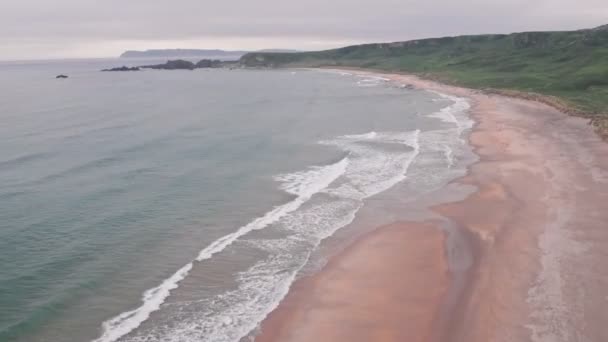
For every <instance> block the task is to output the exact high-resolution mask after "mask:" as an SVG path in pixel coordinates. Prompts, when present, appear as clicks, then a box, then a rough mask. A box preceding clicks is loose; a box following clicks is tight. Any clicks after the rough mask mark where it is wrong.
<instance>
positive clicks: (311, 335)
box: [256, 223, 449, 342]
mask: <svg viewBox="0 0 608 342" xmlns="http://www.w3.org/2000/svg"><path fill="white" fill-rule="evenodd" d="M444 240H445V236H444V234H443V233H442V232H441V231H440V230H437V229H435V227H433V226H432V225H429V224H416V223H409V224H408V223H399V224H394V225H391V226H388V227H384V228H382V229H381V230H379V231H377V232H374V233H371V234H369V235H367V236H365V237H364V238H362V239H360V240H359V241H358V242H356V243H355V244H354V245H352V246H350V247H349V248H347V249H346V250H345V251H344V252H342V253H341V254H340V255H338V256H337V257H335V258H333V259H332V260H330V262H329V264H328V265H327V266H326V267H325V270H324V271H322V272H321V273H319V274H318V275H316V276H313V277H308V278H304V279H303V280H301V281H299V282H298V283H297V284H296V285H295V287H294V288H292V291H291V293H290V295H289V299H288V300H286V301H284V302H283V304H282V305H281V307H280V308H279V309H277V310H276V311H275V312H274V313H273V314H272V315H271V316H270V318H269V319H268V320H266V322H265V323H264V327H263V329H262V332H261V334H260V335H259V336H258V337H257V339H256V341H353V342H356V341H427V340H428V338H429V337H430V336H431V335H432V326H433V322H434V320H435V319H436V314H437V312H436V308H437V307H438V305H439V303H440V302H441V298H442V297H443V295H444V294H445V292H446V289H447V286H448V276H449V275H448V269H447V261H446V259H445V254H444V253H443V246H444V245H445V243H444ZM386 260H390V262H386ZM397 265H398V267H395V266H397ZM429 285H430V286H429ZM404 289H407V291H404Z"/></svg>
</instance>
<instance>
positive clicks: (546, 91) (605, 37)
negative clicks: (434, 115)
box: [241, 25, 608, 113]
mask: <svg viewBox="0 0 608 342" xmlns="http://www.w3.org/2000/svg"><path fill="white" fill-rule="evenodd" d="M241 63H242V64H244V65H246V66H250V67H321V66H336V67H339V66H343V67H360V68H370V69H377V70H386V71H401V72H408V73H415V74H421V75H423V76H426V77H433V78H437V79H440V80H442V81H444V82H449V83H454V84H458V85H463V86H467V87H472V88H480V89H481V88H495V89H508V90H516V91H523V92H534V93H539V94H543V95H552V96H556V97H558V98H560V99H562V100H564V102H566V103H567V104H568V105H569V106H571V107H573V108H576V109H578V110H581V111H584V112H586V113H608V25H606V26H602V27H598V28H595V29H588V30H579V31H569V32H525V33H514V34H508V35H502V34H496V35H476V36H460V37H445V38H433V39H422V40H414V41H408V42H397V43H384V44H366V45H358V46H349V47H345V48H340V49H335V50H327V51H319V52H304V53H250V54H247V55H245V56H243V58H242V59H241Z"/></svg>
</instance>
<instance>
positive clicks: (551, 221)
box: [256, 71, 608, 342]
mask: <svg viewBox="0 0 608 342" xmlns="http://www.w3.org/2000/svg"><path fill="white" fill-rule="evenodd" d="M357 72H358V73H366V72H362V71H357ZM380 76H382V77H386V78H390V79H392V80H393V81H395V82H401V83H404V84H413V85H414V86H416V87H418V88H422V89H428V90H434V91H439V92H442V93H446V94H451V95H456V96H462V97H466V98H469V99H470V101H471V104H472V106H473V107H472V110H471V116H472V118H473V119H474V120H475V121H476V126H475V128H474V129H473V132H472V133H471V135H470V138H469V140H470V143H471V145H472V146H473V148H474V150H475V152H476V153H477V154H478V156H479V158H480V160H479V162H477V163H476V164H474V165H472V166H471V167H470V169H469V173H468V175H467V176H465V177H463V178H462V179H459V180H457V182H459V183H463V184H469V185H473V186H475V187H476V188H477V191H476V192H474V193H473V194H471V195H470V196H468V197H467V198H466V199H464V200H463V201H460V202H455V203H444V204H441V205H438V206H435V207H434V208H432V210H433V211H435V212H437V213H438V214H440V215H441V216H443V217H445V219H446V220H447V221H448V222H450V223H451V224H452V225H453V226H454V227H459V229H461V230H462V232H461V233H462V236H463V238H465V239H467V240H468V243H467V244H466V246H468V248H470V249H471V251H470V255H472V256H473V257H474V261H473V262H472V264H471V265H468V266H467V267H466V269H456V268H455V267H448V265H457V264H458V263H454V260H451V259H450V258H454V257H455V256H454V255H458V253H452V252H448V251H451V249H450V248H451V246H450V245H449V243H446V241H448V240H449V239H447V238H446V234H445V231H446V230H445V228H444V229H440V228H441V225H440V224H439V223H438V222H408V223H396V224H394V225H391V226H388V227H381V228H379V229H377V230H376V231H374V232H373V233H371V234H368V235H366V236H363V237H361V238H360V239H359V240H358V241H357V242H355V243H354V244H353V245H351V246H350V247H348V248H347V249H346V250H345V251H343V252H341V253H339V254H338V255H336V256H335V257H333V258H332V259H331V260H330V261H329V262H328V264H327V265H326V266H325V267H324V268H323V270H321V271H320V272H318V273H316V274H314V275H312V276H306V277H303V278H302V279H300V280H298V281H297V282H296V283H295V284H294V286H293V287H292V289H291V291H290V293H289V294H288V296H287V297H286V298H285V299H284V301H283V302H282V303H281V304H280V306H279V307H278V308H277V309H276V310H275V311H274V312H273V313H271V314H270V316H269V317H268V318H267V319H266V320H265V321H264V322H263V323H262V325H261V328H260V332H259V334H258V335H257V337H256V341H259V342H270V341H273V342H274V341H280V342H289V341H334V342H339V341H450V342H451V341H466V342H475V341H479V342H487V341H499V342H502V341H517V342H526V341H533V342H541V341H542V342H544V341H547V342H549V341H550V342H561V341H564V342H576V341H589V342H596V341H597V342H600V341H608V328H606V326H605V322H608V266H607V262H608V210H607V209H608V144H606V143H604V142H602V141H601V139H600V138H599V137H598V136H597V135H596V134H595V133H594V132H593V129H592V127H590V126H589V125H588V124H587V122H586V120H584V119H581V118H575V117H569V116H567V115H565V114H563V113H560V112H558V111H557V110H555V109H553V108H551V107H548V106H547V105H545V104H540V103H536V102H531V101H526V100H521V99H514V98H508V97H504V96H499V95H486V94H483V93H482V92H479V91H473V90H468V89H463V88H457V87H452V86H447V85H442V84H438V83H435V82H432V81H426V80H421V79H418V78H416V77H413V76H407V75H396V74H382V75H380ZM469 266H470V267H469Z"/></svg>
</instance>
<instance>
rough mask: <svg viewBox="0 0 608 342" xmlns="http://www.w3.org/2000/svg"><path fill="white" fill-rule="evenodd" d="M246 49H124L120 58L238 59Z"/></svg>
mask: <svg viewBox="0 0 608 342" xmlns="http://www.w3.org/2000/svg"><path fill="white" fill-rule="evenodd" d="M246 53H247V51H225V50H197V49H159V50H145V51H134V50H130V51H126V52H125V53H123V54H122V55H120V58H174V57H207V58H217V59H239V58H241V57H242V56H243V55H245V54H246Z"/></svg>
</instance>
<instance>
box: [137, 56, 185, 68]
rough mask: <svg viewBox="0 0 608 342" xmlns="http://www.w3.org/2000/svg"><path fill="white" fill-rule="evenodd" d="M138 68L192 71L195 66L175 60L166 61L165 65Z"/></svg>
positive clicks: (181, 60)
mask: <svg viewBox="0 0 608 342" xmlns="http://www.w3.org/2000/svg"><path fill="white" fill-rule="evenodd" d="M140 68H146V69H156V70H194V69H196V65H195V64H194V63H192V62H190V61H185V60H183V59H176V60H172V61H167V63H165V64H155V65H142V66H141V67H140Z"/></svg>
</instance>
